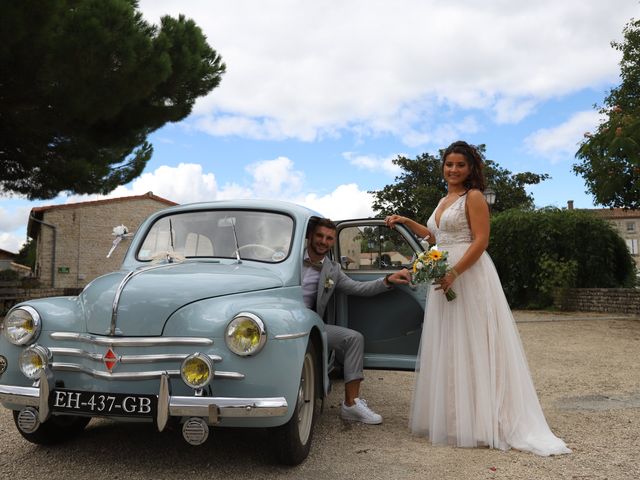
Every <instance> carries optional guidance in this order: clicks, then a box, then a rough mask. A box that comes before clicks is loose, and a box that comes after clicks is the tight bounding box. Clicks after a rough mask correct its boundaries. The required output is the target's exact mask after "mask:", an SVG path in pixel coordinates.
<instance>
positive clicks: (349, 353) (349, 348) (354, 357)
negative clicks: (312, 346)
mask: <svg viewBox="0 0 640 480" xmlns="http://www.w3.org/2000/svg"><path fill="white" fill-rule="evenodd" d="M325 330H326V332H327V341H328V343H329V351H331V350H335V352H336V359H337V360H338V361H339V362H340V363H341V364H342V370H343V373H344V382H345V383H347V382H351V381H353V380H362V379H363V378H364V372H363V368H364V367H363V365H364V337H363V336H362V334H361V333H360V332H356V331H355V330H351V329H350V328H346V327H340V326H338V325H325Z"/></svg>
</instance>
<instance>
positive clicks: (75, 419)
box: [13, 410, 91, 445]
mask: <svg viewBox="0 0 640 480" xmlns="http://www.w3.org/2000/svg"><path fill="white" fill-rule="evenodd" d="M19 413H20V412H19V411H17V410H14V411H13V421H14V423H15V424H16V428H17V429H18V432H20V435H22V436H23V437H24V438H25V439H26V440H28V441H29V442H31V443H35V444H37V445H55V444H57V443H62V442H66V441H69V440H71V439H73V438H75V437H77V436H78V435H80V433H82V431H83V430H84V428H85V427H86V426H87V424H88V423H89V422H90V421H91V417H79V416H75V415H52V416H51V417H49V420H47V421H46V422H44V423H41V424H40V426H39V427H38V429H37V430H36V431H35V432H31V433H26V432H23V431H22V430H21V429H20V427H19V426H18V415H19Z"/></svg>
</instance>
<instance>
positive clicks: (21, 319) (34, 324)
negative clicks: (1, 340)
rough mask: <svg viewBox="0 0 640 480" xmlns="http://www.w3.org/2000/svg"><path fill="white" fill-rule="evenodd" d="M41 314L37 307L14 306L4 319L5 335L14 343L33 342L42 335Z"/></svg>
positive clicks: (24, 343)
mask: <svg viewBox="0 0 640 480" xmlns="http://www.w3.org/2000/svg"><path fill="white" fill-rule="evenodd" d="M41 323H42V322H41V321H40V315H39V314H38V312H37V311H36V309H35V308H33V307H29V306H24V307H18V308H14V309H13V310H11V312H9V315H7V317H6V318H5V319H4V328H3V331H4V336H5V337H7V340H9V341H10V342H11V343H13V344H14V345H27V344H29V343H33V342H35V341H36V339H37V338H38V335H40V328H41V326H42V325H41Z"/></svg>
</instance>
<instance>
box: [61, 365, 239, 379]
mask: <svg viewBox="0 0 640 480" xmlns="http://www.w3.org/2000/svg"><path fill="white" fill-rule="evenodd" d="M50 366H51V369H52V370H56V371H59V372H79V373H84V374H87V375H90V376H92V377H94V378H100V379H102V380H152V379H154V378H161V377H162V374H164V373H167V374H168V375H170V376H172V377H179V376H180V370H150V371H148V372H116V373H109V372H105V371H102V370H94V369H93V368H88V367H84V366H82V365H77V364H75V363H63V362H52V363H51V365H50ZM213 378H214V379H215V378H219V379H227V380H242V379H244V374H242V373H238V372H220V371H215V372H214V375H213Z"/></svg>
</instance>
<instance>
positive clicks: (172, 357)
mask: <svg viewBox="0 0 640 480" xmlns="http://www.w3.org/2000/svg"><path fill="white" fill-rule="evenodd" d="M49 351H50V352H51V353H52V354H53V355H65V356H70V357H82V358H88V359H89V360H94V361H96V362H102V360H103V354H102V353H94V352H87V351H86V350H82V349H80V348H66V347H53V348H50V349H49ZM188 356H189V354H188V353H164V354H154V355H120V356H119V357H118V361H119V362H120V363H154V362H171V361H179V362H181V361H182V360H184V359H185V358H187V357H188ZM208 357H209V358H210V359H211V361H212V362H221V361H222V357H221V356H220V355H208Z"/></svg>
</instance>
